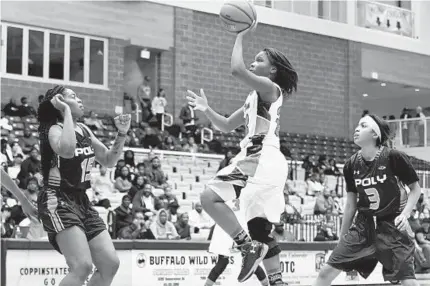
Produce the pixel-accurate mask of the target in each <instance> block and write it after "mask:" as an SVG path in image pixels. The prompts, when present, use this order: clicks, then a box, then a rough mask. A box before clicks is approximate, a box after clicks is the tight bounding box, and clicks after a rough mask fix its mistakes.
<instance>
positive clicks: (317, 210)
mask: <svg viewBox="0 0 430 286" xmlns="http://www.w3.org/2000/svg"><path fill="white" fill-rule="evenodd" d="M333 209H334V200H333V198H332V197H331V193H330V190H328V189H325V190H324V191H323V192H321V193H320V194H319V195H318V196H317V199H316V201H315V207H314V215H321V214H322V215H326V214H332V213H333Z"/></svg>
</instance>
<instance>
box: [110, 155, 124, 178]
mask: <svg viewBox="0 0 430 286" xmlns="http://www.w3.org/2000/svg"><path fill="white" fill-rule="evenodd" d="M124 166H125V161H124V160H123V159H120V160H118V162H116V166H115V172H114V178H113V179H114V180H116V178H118V177H119V176H121V169H122V167H124Z"/></svg>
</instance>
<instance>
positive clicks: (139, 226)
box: [118, 211, 155, 239]
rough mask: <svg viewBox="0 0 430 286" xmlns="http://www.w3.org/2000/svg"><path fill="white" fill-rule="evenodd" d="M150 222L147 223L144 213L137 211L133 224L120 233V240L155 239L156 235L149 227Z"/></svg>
mask: <svg viewBox="0 0 430 286" xmlns="http://www.w3.org/2000/svg"><path fill="white" fill-rule="evenodd" d="M148 225H149V221H148V220H146V221H145V215H144V213H143V212H142V211H137V212H135V213H134V215H133V222H132V223H131V224H129V225H128V226H125V227H123V228H122V229H120V230H119V231H118V238H119V239H155V236H154V234H153V233H152V231H151V229H150V228H149V227H148Z"/></svg>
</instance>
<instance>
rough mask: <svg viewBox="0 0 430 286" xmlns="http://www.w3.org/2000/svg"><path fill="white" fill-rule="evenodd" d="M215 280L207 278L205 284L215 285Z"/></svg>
mask: <svg viewBox="0 0 430 286" xmlns="http://www.w3.org/2000/svg"><path fill="white" fill-rule="evenodd" d="M214 284H215V282H213V281H211V280H210V279H206V283H205V286H213V285H214Z"/></svg>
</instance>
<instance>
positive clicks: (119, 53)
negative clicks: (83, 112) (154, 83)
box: [1, 39, 128, 114]
mask: <svg viewBox="0 0 430 286" xmlns="http://www.w3.org/2000/svg"><path fill="white" fill-rule="evenodd" d="M126 45H128V43H127V42H126V41H123V40H117V39H109V63H108V65H109V73H108V82H109V90H100V89H91V88H81V87H73V86H71V89H73V90H74V91H75V92H76V93H77V94H78V96H79V97H80V98H81V99H82V100H83V101H84V105H85V108H86V109H87V110H95V111H97V112H99V113H105V114H113V112H114V108H115V106H116V105H121V106H122V103H123V102H122V97H123V93H124V91H123V90H124V89H123V86H124V75H123V73H124V47H125V46H126ZM53 86H54V85H53V84H50V83H42V82H32V81H25V80H15V79H7V78H2V79H1V95H2V103H5V102H8V101H9V99H10V98H11V97H14V98H16V99H17V101H18V102H19V99H20V98H21V97H22V96H26V97H28V98H30V99H31V101H32V103H33V105H34V106H35V107H37V97H38V96H39V94H45V92H46V91H47V90H48V89H49V88H52V87H53Z"/></svg>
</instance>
